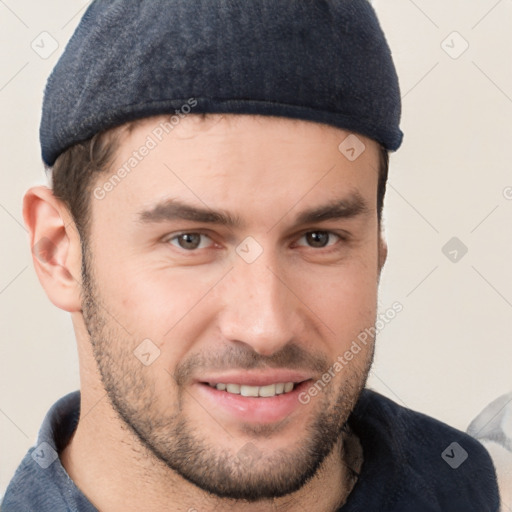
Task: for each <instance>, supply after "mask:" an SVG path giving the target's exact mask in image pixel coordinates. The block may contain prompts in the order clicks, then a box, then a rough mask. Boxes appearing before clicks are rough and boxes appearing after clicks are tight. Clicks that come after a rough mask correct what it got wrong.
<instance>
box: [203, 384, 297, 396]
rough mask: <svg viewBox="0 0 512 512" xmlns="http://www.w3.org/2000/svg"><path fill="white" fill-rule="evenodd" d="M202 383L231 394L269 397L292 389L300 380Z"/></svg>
mask: <svg viewBox="0 0 512 512" xmlns="http://www.w3.org/2000/svg"><path fill="white" fill-rule="evenodd" d="M204 384H206V385H208V386H210V387H212V388H215V389H217V390H218V391H225V392H226V393H231V394H232V395H242V396H247V397H258V398H269V397H273V396H277V395H284V394H286V393H290V392H291V391H293V390H294V389H295V388H296V387H297V386H298V385H299V384H301V383H300V382H279V383H276V384H268V385H267V386H247V385H245V384H226V383H222V382H219V383H213V382H205V383H204Z"/></svg>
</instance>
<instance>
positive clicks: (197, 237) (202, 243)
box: [168, 233, 212, 251]
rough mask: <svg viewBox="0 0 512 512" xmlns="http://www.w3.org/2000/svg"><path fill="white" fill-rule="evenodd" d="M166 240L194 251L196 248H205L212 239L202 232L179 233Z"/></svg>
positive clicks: (181, 247)
mask: <svg viewBox="0 0 512 512" xmlns="http://www.w3.org/2000/svg"><path fill="white" fill-rule="evenodd" d="M168 242H169V243H170V244H172V245H174V246H175V247H179V248H180V249H185V250H186V251H194V250H196V249H205V248H206V247H208V246H209V245H210V244H211V242H212V240H211V238H210V237H208V236H206V235H205V234H203V233H179V234H177V235H174V236H173V237H171V238H169V239H168Z"/></svg>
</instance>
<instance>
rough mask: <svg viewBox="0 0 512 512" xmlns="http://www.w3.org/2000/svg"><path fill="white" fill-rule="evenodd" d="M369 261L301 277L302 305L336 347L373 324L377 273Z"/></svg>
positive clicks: (360, 261) (343, 344) (356, 262)
mask: <svg viewBox="0 0 512 512" xmlns="http://www.w3.org/2000/svg"><path fill="white" fill-rule="evenodd" d="M373 263H374V262H373V260H372V262H368V263H366V262H365V261H364V260H362V259H361V260H359V261H353V262H352V263H350V264H347V265H345V266H340V267H338V268H336V269H332V268H331V269H322V270H318V271H316V272H313V273H311V272H310V273H308V274H307V276H306V277H303V278H302V285H301V290H302V291H301V296H303V297H304V302H305V304H306V305H307V306H309V307H310V308H311V309H312V310H313V311H314V312H315V313H316V314H317V315H318V317H319V318H320V319H321V320H322V322H323V323H325V325H326V326H327V327H328V328H329V331H331V334H332V335H333V336H334V339H335V340H336V342H335V343H336V344H337V345H340V346H339V347H338V349H339V350H341V349H343V346H345V345H346V344H347V343H348V344H350V342H351V341H352V340H353V339H356V338H357V336H358V335H359V333H361V332H362V331H364V330H365V329H367V328H369V327H372V326H373V325H374V323H375V317H376V312H377V311H376V310H377V289H378V273H377V270H376V268H377V264H376V262H375V265H374V264H373Z"/></svg>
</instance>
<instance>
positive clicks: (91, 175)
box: [47, 114, 389, 242]
mask: <svg viewBox="0 0 512 512" xmlns="http://www.w3.org/2000/svg"><path fill="white" fill-rule="evenodd" d="M200 115H201V116H202V117H203V119H205V118H207V117H209V116H211V114H200ZM141 122H142V120H140V121H133V122H130V123H127V124H124V125H122V126H119V127H116V128H112V129H110V130H106V131H104V132H100V133H97V134H96V135H95V136H94V137H92V138H91V139H89V140H87V141H85V142H81V143H78V144H75V145H74V146H72V147H70V148H69V149H67V150H66V151H64V152H63V153H62V154H61V155H60V156H59V157H58V158H57V160H56V162H55V164H54V166H53V167H52V168H47V170H48V171H49V172H50V173H51V182H52V189H53V193H54V195H55V197H57V198H58V199H60V200H61V201H62V202H63V203H64V204H65V205H66V206H67V208H68V209H69V211H70V213H71V216H72V217H73V220H74V221H75V224H76V227H77V229H78V232H79V234H80V236H81V238H82V242H85V241H86V239H87V235H88V232H89V223H90V206H91V198H92V195H93V190H92V188H93V185H94V183H95V181H96V177H97V176H98V175H99V174H101V173H106V172H108V170H109V169H110V167H111V166H112V164H113V162H114V158H115V155H116V152H117V150H118V149H119V146H120V141H121V139H122V136H123V135H124V134H126V133H131V132H132V131H133V129H134V128H135V127H136V126H138V125H139V124H140V123H141ZM388 171H389V153H388V151H387V150H386V149H385V148H384V147H383V146H382V145H381V144H379V168H378V173H379V179H378V186H377V215H378V220H379V224H380V221H381V218H382V208H383V205H384V196H385V194H386V183H387V179H388Z"/></svg>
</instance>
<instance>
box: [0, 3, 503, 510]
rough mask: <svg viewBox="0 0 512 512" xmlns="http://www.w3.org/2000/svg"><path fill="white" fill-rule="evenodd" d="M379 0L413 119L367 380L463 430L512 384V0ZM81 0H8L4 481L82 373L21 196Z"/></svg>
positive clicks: (395, 159) (0, 215)
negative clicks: (51, 296) (41, 271)
mask: <svg viewBox="0 0 512 512" xmlns="http://www.w3.org/2000/svg"><path fill="white" fill-rule="evenodd" d="M374 3H375V6H376V9H377V12H378V14H379V16H380V19H381V23H382V25H383V28H384V30H385V32H386V34H387V37H388V41H389V44H390V46H391V48H392V51H393V55H394V58H395V62H396V66H397V69H398V74H399V77H400V83H401V89H402V96H403V121H402V128H403V130H404V132H405V139H404V144H403V146H402V148H401V149H400V150H399V152H398V153H397V154H394V155H393V156H392V159H391V177H390V182H389V190H388V196H387V202H386V214H385V229H386V234H387V238H388V241H389V246H390V254H389V260H388V263H387V265H386V267H385V271H384V274H383V277H382V284H381V294H380V304H381V309H382V311H384V310H386V309H387V308H388V307H389V306H390V305H391V304H392V303H393V302H395V301H399V302H400V303H401V304H402V305H403V307H404V310H403V311H402V312H401V313H400V314H399V315H398V316H397V317H396V319H395V320H393V321H392V322H391V323H390V324H389V325H387V326H386V328H385V329H384V330H383V331H382V333H381V334H380V337H379V340H378V349H377V358H376V364H375V366H374V370H373V371H372V374H371V377H370V384H371V386H372V387H374V388H375V389H377V390H378V391H380V392H382V393H384V394H385V395H388V396H390V397H391V398H393V399H395V400H396V401H398V402H399V403H403V404H405V405H407V406H408V407H410V408H413V409H416V410H420V411H423V412H425V413H427V414H430V415H432V416H435V417H437V418H439V419H441V420H443V421H445V422H447V423H450V424H452V425H454V426H456V427H458V428H460V429H463V430H465V429H466V427H467V425H468V423H469V422H470V421H471V419H472V418H473V417H474V416H475V415H476V414H477V413H478V412H479V411H480V410H481V409H482V408H483V407H484V406H485V405H486V404H487V403H489V402H490V401H491V400H493V399H494V398H496V397H497V396H499V395H501V394H503V393H505V392H508V391H510V390H512V343H511V341H510V327H511V318H512V265H511V261H512V222H511V221H512V172H511V161H510V147H511V145H512V140H511V135H512V133H511V132H512V130H511V121H510V119H511V118H512V71H511V68H512V66H511V55H512V34H511V27H512V1H510V0H500V1H496V0H473V1H471V2H468V1H462V0H428V1H426V0H414V1H413V0H377V1H376V2H374ZM87 4H88V2H85V1H81V0H47V1H45V2H36V1H34V0H17V1H14V0H0V54H1V62H2V66H1V67H0V108H1V117H0V120H1V121H0V140H1V145H0V234H1V236H0V244H1V245H0V339H1V344H0V347H1V348H0V494H2V493H3V492H4V489H5V486H6V485H7V483H8V481H9V479H10V478H11V476H12V474H13V472H14V470H15V468H16V466H17V465H18V463H19V462H20V460H21V458H22V457H23V455H24V454H25V452H26V450H27V449H28V448H29V447H30V446H31V445H32V444H33V443H34V442H35V439H36V435H37V431H38V429H39V426H40V424H41V421H42V419H43V416H44V414H45V413H46V411H47V410H48V408H49V407H50V406H51V405H52V404H53V403H54V402H55V401H56V400H57V399H58V398H59V397H61V396H62V395H64V394H65V393H67V392H68V391H71V390H74V389H77V388H78V385H79V382H78V368H77V357H76V350H75V342H74V336H73V330H72V328H71V323H70V320H69V318H68V316H67V315H66V314H65V313H63V312H61V311H59V310H57V309H56V308H55V307H54V306H53V305H52V304H51V303H50V302H49V301H48V300H47V298H46V296H45V295H44V293H43V291H42V289H41V287H40V286H39V283H38V281H37V278H36V276H35V273H34V271H33V268H32V264H31V252H30V248H29V247H28V241H27V234H26V231H25V229H24V227H23V224H22V217H21V200H22V195H23V192H24V191H25V189H26V188H27V187H29V186H30V185H33V184H36V183H43V182H44V175H43V172H42V169H43V168H42V164H41V163H40V156H39V145H38V124H39V116H40V109H41V100H42V91H43V87H44V84H45V81H46V78H47V76H48V74H49V72H50V70H51V69H52V67H53V65H54V64H55V62H56V60H57V58H58V56H59V55H60V53H61V51H62V49H63V46H64V45H65V43H66V41H67V40H68V39H69V37H70V36H71V34H72V31H73V30H74V28H75V26H76V24H77V23H78V21H79V19H80V15H81V14H82V12H83V11H82V9H83V8H85V6H86V5H87ZM42 32H47V33H48V34H49V35H47V34H43V35H40V34H41V33H42ZM453 32H457V34H453ZM53 40H54V41H56V43H58V45H59V48H58V49H57V50H56V51H55V53H53V54H52V55H50V56H48V55H46V54H43V55H42V57H47V58H42V57H41V55H40V54H41V53H44V52H50V51H51V50H52V46H51V45H52V41H53ZM33 41H35V42H34V44H33V46H34V47H35V48H36V49H37V52H39V53H37V52H36V51H35V50H34V49H33V48H32V47H31V44H32V42H33ZM41 41H43V42H44V47H43V43H42V42H41ZM443 41H444V42H443ZM37 45H39V46H37ZM467 45H468V48H467V49H466V51H465V52H464V53H461V52H462V50H464V48H465V47H466V46H467ZM452 237H457V238H458V239H459V240H460V241H461V242H462V243H464V244H465V246H467V248H468V252H467V254H466V255H465V256H464V257H462V258H460V252H459V258H460V259H459V261H458V262H456V263H454V262H452V261H450V259H449V258H448V257H446V256H445V254H443V252H442V247H443V246H444V245H445V244H446V243H447V242H448V241H449V240H450V239H451V238H452ZM446 252H448V251H446ZM452 257H453V253H452ZM509 510H512V504H510V507H509Z"/></svg>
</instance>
